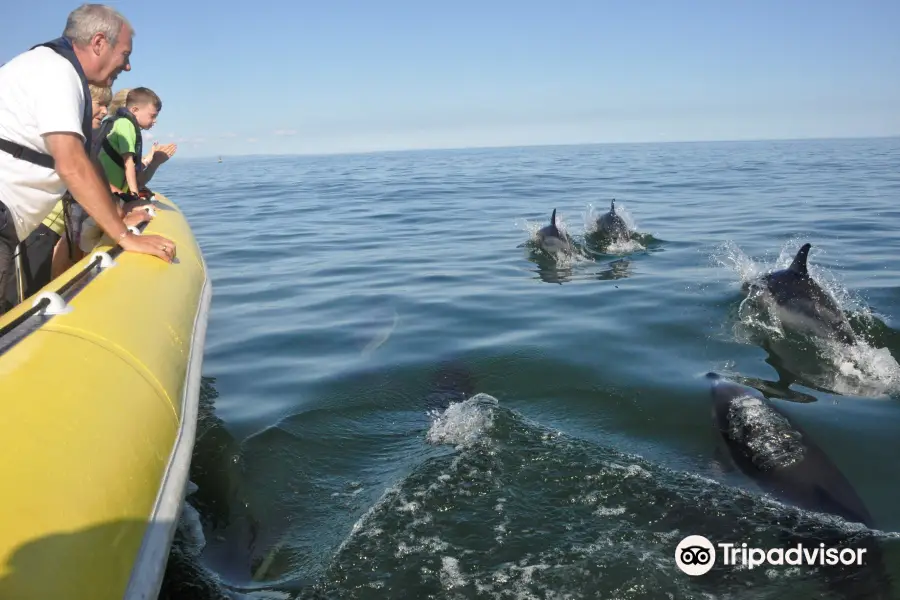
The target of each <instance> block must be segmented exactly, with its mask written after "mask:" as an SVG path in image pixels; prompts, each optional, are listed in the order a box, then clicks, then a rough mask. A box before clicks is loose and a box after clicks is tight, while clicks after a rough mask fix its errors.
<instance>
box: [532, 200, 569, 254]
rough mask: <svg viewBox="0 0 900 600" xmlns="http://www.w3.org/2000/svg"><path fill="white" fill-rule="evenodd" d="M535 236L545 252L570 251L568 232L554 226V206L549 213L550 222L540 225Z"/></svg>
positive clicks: (567, 252)
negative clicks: (543, 225) (544, 225)
mask: <svg viewBox="0 0 900 600" xmlns="http://www.w3.org/2000/svg"><path fill="white" fill-rule="evenodd" d="M537 236H538V243H539V244H540V245H541V247H542V248H543V249H544V250H546V251H547V252H565V253H566V254H570V253H571V252H572V240H571V239H570V238H569V236H568V234H566V233H565V232H563V231H560V230H559V228H558V227H557V226H556V209H555V208H554V209H553V214H551V215H550V224H549V225H547V226H546V227H542V228H541V229H540V230H539V231H538V232H537Z"/></svg>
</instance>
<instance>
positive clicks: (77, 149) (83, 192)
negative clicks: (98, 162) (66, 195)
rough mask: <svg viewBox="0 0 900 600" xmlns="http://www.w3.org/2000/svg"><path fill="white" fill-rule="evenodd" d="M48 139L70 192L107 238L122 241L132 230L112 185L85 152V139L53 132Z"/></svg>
mask: <svg viewBox="0 0 900 600" xmlns="http://www.w3.org/2000/svg"><path fill="white" fill-rule="evenodd" d="M45 140H46V141H47V150H49V151H50V154H51V155H52V156H53V160H54V161H56V172H57V173H59V176H60V178H62V180H63V182H65V184H66V187H67V188H68V189H69V192H70V193H71V194H72V196H74V198H75V200H76V201H77V202H78V204H80V205H81V206H82V207H83V208H84V210H85V212H87V214H89V215H90V216H92V217H93V218H94V221H96V222H97V226H98V227H100V229H102V230H103V231H104V232H105V233H106V235H108V236H109V237H110V238H112V239H113V240H114V241H115V242H116V243H118V242H120V241H121V240H122V238H123V237H125V235H126V234H127V233H128V228H127V227H125V223H124V222H123V221H122V219H121V217H119V214H118V211H117V210H116V206H115V204H114V203H113V200H112V196H111V195H110V192H109V186H107V185H106V184H104V182H103V181H102V180H101V179H100V176H99V175H98V174H97V171H96V169H95V168H94V164H93V163H92V162H91V160H90V159H89V158H88V155H87V154H86V153H85V151H84V145H83V143H82V141H81V137H80V136H78V135H76V134H73V133H49V134H47V135H46V136H45Z"/></svg>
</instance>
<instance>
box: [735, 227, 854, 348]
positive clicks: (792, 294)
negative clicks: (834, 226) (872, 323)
mask: <svg viewBox="0 0 900 600" xmlns="http://www.w3.org/2000/svg"><path fill="white" fill-rule="evenodd" d="M810 247H811V246H810V244H803V246H802V247H801V248H800V251H799V252H797V255H796V256H795V257H794V261H793V262H792V263H791V266H789V267H788V268H787V269H783V270H781V271H773V272H771V273H768V274H766V275H764V276H762V277H761V278H760V279H759V280H757V281H755V282H752V283H750V284H748V285H747V286H745V287H746V288H747V289H748V290H754V289H756V290H763V291H766V292H768V294H769V296H770V297H771V298H772V299H773V300H774V301H775V306H776V307H777V313H778V318H779V319H780V320H781V321H782V322H783V323H785V324H786V325H792V326H794V327H796V328H798V329H802V330H805V331H808V332H810V333H813V334H814V335H818V336H820V337H826V338H831V337H834V338H836V339H837V340H838V341H841V342H844V343H848V344H853V343H855V341H856V336H855V335H854V333H853V329H852V328H851V327H850V323H849V322H848V321H847V318H846V316H844V313H843V312H842V311H841V309H840V307H839V306H838V304H837V302H836V301H835V300H834V298H832V297H831V295H830V294H828V292H826V291H825V290H824V289H822V287H821V286H819V284H818V283H816V281H815V280H814V279H813V278H812V277H811V276H810V274H809V271H808V270H807V265H806V261H807V258H808V256H809V249H810Z"/></svg>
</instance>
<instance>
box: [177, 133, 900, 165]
mask: <svg viewBox="0 0 900 600" xmlns="http://www.w3.org/2000/svg"><path fill="white" fill-rule="evenodd" d="M893 138H900V133H892V134H885V135H874V136H873V135H864V136H858V135H852V136H822V137H817V136H813V137H784V138H733V139H728V138H723V139H694V140H657V141H637V142H570V143H535V144H486V145H474V146H434V147H425V148H394V149H380V150H336V151H332V152H328V151H326V152H302V151H301V152H280V153H268V152H256V153H250V154H228V153H221V154H219V153H215V154H197V155H193V156H188V157H185V158H187V159H207V158H209V159H216V158H219V157H222V158H225V157H230V158H250V157H266V158H275V157H290V156H304V157H324V156H367V155H370V154H399V153H410V152H445V151H466V150H512V149H517V148H522V149H527V148H571V147H575V146H646V145H666V144H730V143H738V142H740V143H748V142H749V143H759V142H816V141H850V140H860V141H862V140H885V139H893Z"/></svg>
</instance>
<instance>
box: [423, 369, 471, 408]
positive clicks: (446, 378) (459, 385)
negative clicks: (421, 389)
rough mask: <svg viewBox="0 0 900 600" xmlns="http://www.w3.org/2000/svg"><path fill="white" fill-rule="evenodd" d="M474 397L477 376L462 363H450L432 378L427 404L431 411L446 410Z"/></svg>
mask: <svg viewBox="0 0 900 600" xmlns="http://www.w3.org/2000/svg"><path fill="white" fill-rule="evenodd" d="M474 395H475V376H474V375H473V374H472V372H471V371H469V369H468V368H466V366H465V365H463V364H462V363H461V362H458V361H449V362H446V363H444V364H443V365H441V367H440V368H439V369H437V371H436V372H435V373H434V375H433V376H432V378H431V387H430V391H429V393H428V395H427V396H426V398H425V404H426V406H427V407H428V408H429V409H431V410H446V409H447V408H448V407H449V406H450V405H451V404H453V403H456V402H463V401H464V400H467V399H469V398H471V397H472V396H474Z"/></svg>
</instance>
